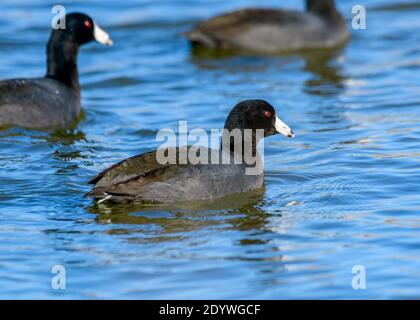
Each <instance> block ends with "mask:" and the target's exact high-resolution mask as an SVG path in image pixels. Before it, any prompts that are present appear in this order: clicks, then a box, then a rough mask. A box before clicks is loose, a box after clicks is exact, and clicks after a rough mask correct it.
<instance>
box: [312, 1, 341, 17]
mask: <svg viewBox="0 0 420 320" xmlns="http://www.w3.org/2000/svg"><path fill="white" fill-rule="evenodd" d="M306 10H307V11H309V12H313V13H317V14H319V15H323V16H329V15H331V14H333V13H335V12H336V8H335V3H334V0H306Z"/></svg>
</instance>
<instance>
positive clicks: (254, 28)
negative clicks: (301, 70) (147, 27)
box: [186, 0, 349, 54]
mask: <svg viewBox="0 0 420 320" xmlns="http://www.w3.org/2000/svg"><path fill="white" fill-rule="evenodd" d="M186 35H187V37H188V38H189V40H190V41H191V43H192V44H193V45H198V46H201V47H207V48H212V49H234V50H235V49H236V50H242V51H250V52H259V53H266V54H274V53H279V52H284V51H292V50H302V49H315V48H331V47H335V46H338V45H339V44H342V43H344V42H345V41H346V40H347V39H348V37H349V34H348V31H347V28H346V24H345V21H344V20H343V18H342V16H341V15H340V13H339V12H338V11H337V9H336V7H335V4H334V0H306V12H298V11H292V10H280V9H242V10H238V11H234V12H230V13H226V14H222V15H220V16H217V17H214V18H212V19H210V20H207V21H204V22H202V23H201V24H199V25H198V26H197V27H196V28H195V29H194V30H192V31H190V32H188V33H186Z"/></svg>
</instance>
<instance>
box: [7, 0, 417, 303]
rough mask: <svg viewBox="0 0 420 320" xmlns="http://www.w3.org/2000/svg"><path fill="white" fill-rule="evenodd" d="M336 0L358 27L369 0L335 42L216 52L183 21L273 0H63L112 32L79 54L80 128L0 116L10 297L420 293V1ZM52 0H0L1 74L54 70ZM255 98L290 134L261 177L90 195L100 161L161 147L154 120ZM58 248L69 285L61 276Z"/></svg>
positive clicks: (165, 124) (219, 116) (204, 113)
mask: <svg viewBox="0 0 420 320" xmlns="http://www.w3.org/2000/svg"><path fill="white" fill-rule="evenodd" d="M336 2H339V9H340V11H341V12H342V13H343V15H344V16H345V17H346V18H347V19H348V20H349V26H350V19H351V8H352V6H353V5H355V4H365V6H366V9H367V29H366V30H351V36H352V37H351V41H350V42H349V43H348V45H347V46H345V47H344V48H342V49H340V50H335V51H334V52H329V51H326V52H310V53H307V54H300V55H287V56H277V57H257V56H248V57H222V58H216V57H209V56H194V55H191V52H190V47H189V45H188V43H187V41H186V40H185V39H184V38H183V37H182V36H181V35H180V33H181V32H182V31H185V30H188V29H189V28H190V27H191V26H192V25H194V24H195V23H197V22H198V21H200V20H201V19H204V18H207V17H209V16H212V15H214V14H217V13H220V12H224V11H227V10H230V9H234V8H240V7H244V6H257V5H258V6H261V5H263V6H276V5H278V4H279V1H277V0H267V1H256V0H246V1H244V0H241V1H222V0H211V1H210V0H195V1H192V0H189V1H185V0H182V1H181V0H177V1H176V0H165V1H164V0H160V1H155V0H141V1H129V0H120V1H115V2H114V1H112V2H111V1H102V0H101V1H99V0H94V1H89V2H87V1H86V2H85V4H82V3H81V2H78V1H61V3H62V4H64V5H65V6H66V8H67V10H68V11H83V12H86V13H88V14H90V15H91V16H93V17H94V18H95V19H96V20H97V21H98V23H99V24H100V25H102V27H103V28H104V29H106V30H107V31H108V32H109V33H110V35H111V36H112V38H113V40H114V46H113V47H103V46H100V45H99V44H94V43H92V44H89V45H87V46H86V47H84V48H83V49H82V50H81V52H80V54H79V71H80V81H81V84H82V94H83V106H84V112H85V115H84V118H83V119H82V120H81V121H80V122H79V123H78V124H77V125H76V126H75V127H74V128H72V129H69V130H67V131H61V132H45V131H44V132H40V131H31V130H23V129H17V128H12V129H7V130H2V131H0V297H1V298H37V299H38V298H64V299H68V298H82V299H86V298H124V299H125V298H128V299H133V298H139V299H146V298H152V299H157V298H177V299H181V298H186V299H190V298H204V299H205V298H235V299H236V298H262V299H280V298H282V299H291V298H321V299H330V298H346V299H355V298H362V299H365V298H369V299H372V298H386V299H390V298H420V232H419V230H420V218H419V213H420V212H419V211H420V170H419V169H420V126H419V122H420V76H419V74H420V48H419V43H420V32H419V31H420V20H419V19H418V17H419V15H420V3H419V2H418V1H417V2H415V1H411V0H407V2H403V1H396V0H395V1H392V0H375V1H351V0H347V1H341V0H340V1H336ZM281 5H282V6H285V7H291V8H297V9H301V8H302V7H303V5H302V4H300V2H298V1H291V0H290V1H281ZM50 10H51V7H50V4H48V3H47V1H41V0H34V1H30V2H29V1H18V2H16V1H12V0H2V2H1V4H0V12H1V13H2V14H1V15H0V48H1V50H0V78H12V77H30V76H38V75H42V74H44V72H45V71H44V70H45V60H46V58H45V44H46V41H47V39H48V36H49V25H50V19H51V17H52V14H51V13H50ZM247 98H263V99H266V100H268V101H270V102H271V103H272V104H274V105H275V106H276V108H277V110H278V112H279V114H280V115H281V117H282V119H283V120H284V121H285V122H287V123H288V124H289V125H290V126H291V127H292V128H293V129H294V131H295V133H296V138H295V139H286V138H284V137H282V136H275V137H270V138H268V139H266V141H265V168H266V178H265V189H264V190H262V191H260V192H256V193H252V194H246V195H241V196H239V197H236V198H234V199H230V200H224V201H218V202H217V203H212V204H209V205H208V207H204V208H203V207H185V208H171V207H165V208H154V207H147V208H142V207H133V206H113V207H102V208H98V207H96V206H95V205H94V204H93V203H92V202H91V201H90V200H87V199H84V198H82V195H83V194H84V193H85V192H87V191H88V190H89V186H88V185H87V181H88V180H89V178H91V177H92V176H93V175H95V174H96V173H97V172H99V171H100V170H102V169H104V168H106V167H107V166H109V165H111V164H113V163H115V162H116V161H119V160H121V159H123V158H126V157H129V156H132V155H135V154H138V153H141V152H144V151H147V150H151V149H153V148H156V147H157V146H158V142H156V141H155V134H156V132H157V130H158V129H160V128H173V129H177V126H178V121H179V120H186V119H188V121H189V125H190V127H191V128H192V127H198V128H204V129H206V130H210V129H211V128H220V127H222V126H223V122H224V120H225V117H226V115H227V113H228V112H229V110H230V109H231V107H232V106H233V105H234V104H235V103H236V102H238V101H240V100H242V99H247ZM57 264H58V265H63V266H64V267H65V269H66V279H67V283H66V289H65V290H55V289H53V288H52V286H51V279H52V277H53V275H52V274H51V268H52V266H54V265H57ZM355 265H361V266H363V267H364V268H365V271H366V289H364V290H363V289H360V290H355V289H353V287H352V285H351V283H352V278H353V277H354V276H355V274H352V268H353V266H355Z"/></svg>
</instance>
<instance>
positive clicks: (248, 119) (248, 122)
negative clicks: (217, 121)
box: [225, 100, 294, 138]
mask: <svg viewBox="0 0 420 320" xmlns="http://www.w3.org/2000/svg"><path fill="white" fill-rule="evenodd" d="M225 129H227V130H229V131H232V130H233V129H241V130H242V129H251V130H253V131H254V130H257V129H263V130H264V137H267V136H270V135H273V134H277V133H281V134H283V135H285V136H287V137H289V138H292V137H294V134H293V131H292V130H291V129H290V128H289V127H288V126H287V125H286V124H285V123H284V122H283V121H281V120H280V119H279V118H278V116H277V115H276V110H275V109H274V107H273V106H272V105H271V104H269V103H268V102H267V101H264V100H244V101H242V102H239V103H238V104H237V105H236V106H235V107H234V108H233V109H232V111H231V112H230V113H229V116H228V117H227V119H226V122H225Z"/></svg>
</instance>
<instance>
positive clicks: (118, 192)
mask: <svg viewBox="0 0 420 320" xmlns="http://www.w3.org/2000/svg"><path fill="white" fill-rule="evenodd" d="M181 149H183V148H181ZM165 150H171V151H172V152H173V151H175V152H176V153H175V154H176V156H177V158H176V159H179V158H178V156H179V150H180V149H178V148H169V149H165ZM187 150H188V149H187ZM156 155H157V151H151V152H147V153H143V154H140V155H137V156H134V157H131V158H128V159H125V160H123V161H121V162H119V163H117V164H115V165H113V166H111V167H109V168H108V169H106V170H104V171H102V172H101V173H99V174H98V175H97V176H96V177H94V178H93V179H92V180H90V181H89V183H90V184H94V187H93V189H92V190H91V191H90V192H89V193H87V194H86V195H85V196H86V197H93V198H95V199H99V200H101V199H106V198H108V199H109V198H110V197H111V196H112V197H113V198H115V199H116V198H118V197H120V198H122V200H134V198H136V197H138V196H141V194H142V190H143V189H144V187H146V186H147V185H149V184H151V183H153V182H156V181H165V180H167V179H168V178H169V177H172V176H173V175H175V174H176V171H177V170H178V169H179V168H180V167H181V166H186V165H188V164H161V163H159V161H158V160H157V158H156ZM115 199H114V200H115Z"/></svg>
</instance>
